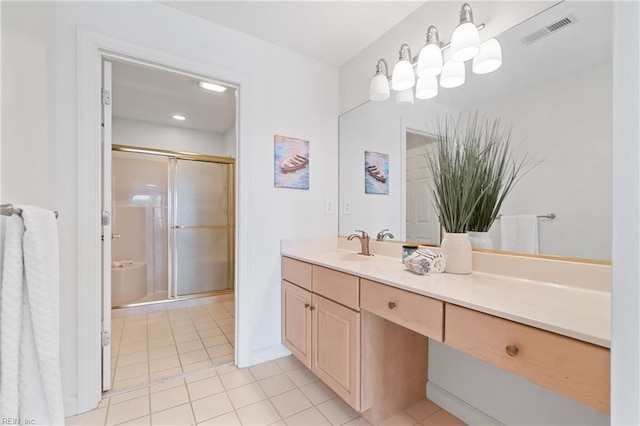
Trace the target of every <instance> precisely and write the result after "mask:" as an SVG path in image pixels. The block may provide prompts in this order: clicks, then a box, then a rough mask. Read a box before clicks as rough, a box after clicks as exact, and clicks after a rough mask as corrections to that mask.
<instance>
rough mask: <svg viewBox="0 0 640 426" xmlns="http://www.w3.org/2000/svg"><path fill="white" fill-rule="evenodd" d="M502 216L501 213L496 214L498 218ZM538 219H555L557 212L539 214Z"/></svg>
mask: <svg viewBox="0 0 640 426" xmlns="http://www.w3.org/2000/svg"><path fill="white" fill-rule="evenodd" d="M501 217H502V215H501V214H499V215H498V216H496V219H500V218H501ZM537 217H538V219H555V218H556V214H555V213H549V214H539V215H538V216H537Z"/></svg>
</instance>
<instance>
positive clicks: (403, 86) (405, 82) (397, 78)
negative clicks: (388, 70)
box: [391, 59, 416, 92]
mask: <svg viewBox="0 0 640 426" xmlns="http://www.w3.org/2000/svg"><path fill="white" fill-rule="evenodd" d="M415 84H416V74H415V73H414V72H413V66H412V65H411V62H409V61H408V60H406V59H403V60H400V61H398V63H397V64H396V66H395V67H393V75H392V76H391V88H392V89H393V90H396V91H398V92H399V91H401V90H407V89H411V88H412V87H413V86H415Z"/></svg>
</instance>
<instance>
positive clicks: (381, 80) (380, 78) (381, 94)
mask: <svg viewBox="0 0 640 426" xmlns="http://www.w3.org/2000/svg"><path fill="white" fill-rule="evenodd" d="M383 66H384V74H383V73H382V67H383ZM389 95H390V93H389V66H388V65H387V61H385V60H384V59H380V60H378V64H377V65H376V75H374V76H373V78H372V79H371V83H370V84H369V99H371V100H372V101H384V100H385V99H389Z"/></svg>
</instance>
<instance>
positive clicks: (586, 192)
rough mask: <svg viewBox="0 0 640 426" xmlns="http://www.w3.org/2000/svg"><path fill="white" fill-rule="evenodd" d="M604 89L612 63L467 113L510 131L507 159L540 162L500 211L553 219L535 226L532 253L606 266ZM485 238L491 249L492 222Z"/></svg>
mask: <svg viewBox="0 0 640 426" xmlns="http://www.w3.org/2000/svg"><path fill="white" fill-rule="evenodd" d="M612 84H613V76H612V63H611V62H601V63H599V64H596V65H594V66H592V67H588V68H584V69H581V70H578V71H576V72H574V73H571V74H568V75H564V76H561V77H558V78H555V79H553V80H546V81H544V82H543V83H539V84H534V85H532V86H529V87H526V88H523V89H520V90H518V91H515V92H512V93H509V95H508V96H504V97H501V98H498V99H489V100H484V101H481V102H478V103H477V104H476V105H475V106H474V107H472V108H470V110H469V111H467V112H470V111H475V110H477V111H479V112H480V114H484V115H486V116H487V117H490V118H494V117H499V118H500V120H501V121H502V122H503V124H513V126H514V128H513V133H512V145H511V146H512V147H513V152H514V153H516V155H523V154H525V153H526V154H527V155H530V156H531V157H532V160H533V161H534V162H535V161H538V162H540V163H539V164H538V165H537V166H535V167H534V168H533V170H531V172H530V173H528V174H527V175H525V176H524V177H523V178H522V180H521V181H520V182H519V183H518V184H517V185H516V186H515V188H514V189H513V191H512V192H511V194H510V195H509V196H508V197H507V199H506V200H505V202H504V204H503V205H502V209H501V212H502V213H503V214H536V215H542V214H548V213H555V214H556V215H557V218H556V219H554V220H546V219H541V220H539V221H538V226H539V242H540V253H544V254H552V255H559V256H571V257H581V258H588V259H601V260H611V232H612V223H611V220H612V217H611V216H612V211H611V206H612V177H613V172H612V155H613V150H612V145H613V110H612V106H613V91H612ZM491 234H492V239H493V242H494V248H495V249H498V250H499V249H500V221H499V220H497V221H496V222H494V225H493V226H492V228H491Z"/></svg>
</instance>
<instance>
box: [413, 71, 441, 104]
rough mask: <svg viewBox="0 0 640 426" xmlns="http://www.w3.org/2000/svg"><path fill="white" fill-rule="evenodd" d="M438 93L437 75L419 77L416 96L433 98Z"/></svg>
mask: <svg viewBox="0 0 640 426" xmlns="http://www.w3.org/2000/svg"><path fill="white" fill-rule="evenodd" d="M437 95H438V79H437V78H436V77H435V76H433V75H432V76H427V77H418V83H417V85H416V98H418V99H431V98H435V97H436V96H437Z"/></svg>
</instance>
